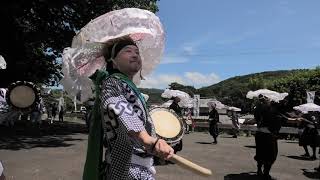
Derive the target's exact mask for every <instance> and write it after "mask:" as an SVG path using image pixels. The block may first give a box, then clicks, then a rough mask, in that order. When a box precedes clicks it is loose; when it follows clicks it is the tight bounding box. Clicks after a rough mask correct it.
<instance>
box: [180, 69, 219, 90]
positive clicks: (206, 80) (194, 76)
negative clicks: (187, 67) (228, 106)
mask: <svg viewBox="0 0 320 180" xmlns="http://www.w3.org/2000/svg"><path fill="white" fill-rule="evenodd" d="M185 77H186V78H187V80H189V81H190V82H192V84H193V85H194V86H195V87H201V86H207V85H211V84H216V83H218V82H219V81H220V78H219V76H218V75H216V74H215V73H211V74H208V75H207V74H201V73H199V72H186V73H185Z"/></svg>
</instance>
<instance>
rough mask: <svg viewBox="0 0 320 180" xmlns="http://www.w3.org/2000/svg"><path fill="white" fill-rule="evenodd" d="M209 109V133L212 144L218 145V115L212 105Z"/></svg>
mask: <svg viewBox="0 0 320 180" xmlns="http://www.w3.org/2000/svg"><path fill="white" fill-rule="evenodd" d="M210 108H211V111H210V112H209V133H210V135H211V136H212V137H213V139H214V141H213V142H212V143H213V144H217V143H218V141H217V138H218V136H219V127H218V122H219V113H218V111H217V110H216V106H215V104H212V105H211V107H210Z"/></svg>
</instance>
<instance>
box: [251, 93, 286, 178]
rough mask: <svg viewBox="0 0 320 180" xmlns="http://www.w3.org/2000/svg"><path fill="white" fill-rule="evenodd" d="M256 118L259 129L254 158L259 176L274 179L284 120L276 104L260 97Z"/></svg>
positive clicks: (255, 113) (256, 136)
mask: <svg viewBox="0 0 320 180" xmlns="http://www.w3.org/2000/svg"><path fill="white" fill-rule="evenodd" d="M254 117H255V120H256V122H257V127H258V130H257V132H256V135H255V141H256V155H255V157H254V159H255V160H256V161H257V167H258V171H257V174H258V175H259V176H263V177H264V178H265V179H272V177H271V176H270V170H271V166H272V165H273V163H274V162H275V161H276V159H277V155H278V142H277V137H278V134H279V131H280V128H281V120H282V119H281V116H280V115H279V112H278V109H277V105H276V102H274V101H271V100H270V99H268V98H267V97H265V96H263V95H259V102H258V104H257V106H256V109H255V112H254ZM262 168H263V170H262Z"/></svg>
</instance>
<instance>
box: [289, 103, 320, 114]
mask: <svg viewBox="0 0 320 180" xmlns="http://www.w3.org/2000/svg"><path fill="white" fill-rule="evenodd" d="M293 109H295V110H298V111H301V112H302V113H304V114H307V113H308V112H309V111H318V112H320V106H318V105H316V104H314V103H306V104H302V105H299V106H295V107H293Z"/></svg>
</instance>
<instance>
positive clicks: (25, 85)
mask: <svg viewBox="0 0 320 180" xmlns="http://www.w3.org/2000/svg"><path fill="white" fill-rule="evenodd" d="M6 101H7V103H8V105H9V106H11V107H12V108H13V109H15V110H17V111H21V112H30V111H31V110H32V109H33V108H34V107H35V106H36V105H37V103H39V102H40V90H39V88H38V87H37V86H36V85H35V84H33V83H32V82H28V81H17V82H14V83H12V84H11V85H10V86H9V87H8V92H7V93H6Z"/></svg>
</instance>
